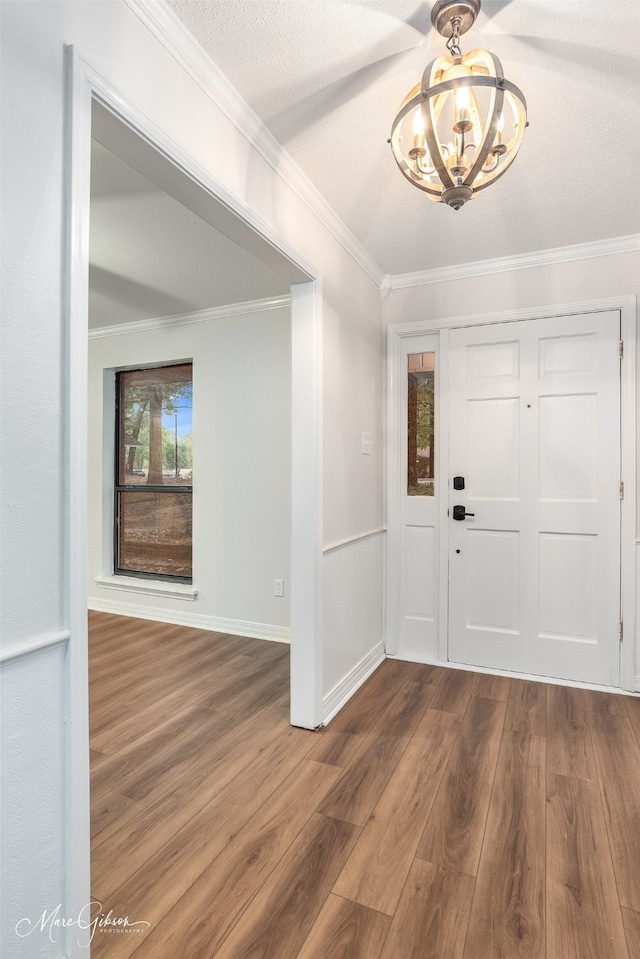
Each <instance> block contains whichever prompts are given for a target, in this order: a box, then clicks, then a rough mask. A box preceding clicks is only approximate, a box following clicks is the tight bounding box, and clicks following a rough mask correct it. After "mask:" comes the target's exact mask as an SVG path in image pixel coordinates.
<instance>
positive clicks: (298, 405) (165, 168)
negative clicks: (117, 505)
mask: <svg viewBox="0 0 640 959" xmlns="http://www.w3.org/2000/svg"><path fill="white" fill-rule="evenodd" d="M67 55H68V63H67V66H68V71H69V82H70V93H71V97H70V102H71V103H72V109H71V114H70V123H69V159H70V162H69V164H68V168H69V171H70V172H69V177H70V179H69V198H70V200H69V230H68V236H69V256H68V263H69V275H68V285H67V301H68V302H67V309H68V316H69V326H68V365H69V376H68V383H69V393H68V397H67V401H68V409H69V411H70V414H69V423H68V437H69V441H68V457H69V475H70V478H71V479H70V485H69V489H68V500H67V516H68V527H69V542H70V551H69V554H68V557H67V565H68V570H69V582H70V583H71V592H70V596H69V610H68V616H69V622H70V626H71V640H70V643H69V670H68V678H69V690H68V716H69V720H70V721H69V723H68V727H67V728H68V735H69V748H68V755H69V763H68V769H67V792H68V798H69V802H68V816H69V822H71V823H73V829H70V830H69V833H68V844H69V854H68V861H69V862H70V864H71V868H70V870H69V873H68V896H67V901H68V902H69V904H70V905H71V906H75V908H76V909H77V911H78V912H79V911H80V909H81V908H82V906H83V904H84V903H86V902H87V901H88V899H89V875H90V870H89V808H88V801H87V800H88V760H89V745H88V684H87V623H86V600H87V587H86V582H87V525H88V523H87V415H86V408H87V396H88V377H87V372H88V371H87V348H86V344H87V337H88V311H87V303H88V295H89V219H90V169H91V138H92V135H93V134H95V133H96V132H98V130H99V136H100V140H101V142H102V143H105V142H106V143H107V144H108V148H109V149H111V150H112V151H113V152H117V155H118V156H119V158H120V159H122V160H124V161H125V162H126V163H128V164H129V165H130V166H131V167H132V168H133V169H135V170H138V171H143V173H144V175H145V176H146V177H147V178H148V179H150V180H151V181H152V182H153V183H154V184H155V185H156V186H158V187H160V188H161V189H162V190H164V191H165V192H166V193H167V194H168V195H169V196H171V197H173V199H174V200H176V201H178V202H179V203H181V204H182V205H183V206H184V207H185V208H186V209H188V210H191V211H192V212H193V213H195V214H196V215H197V216H198V217H199V218H200V219H201V220H203V221H205V222H206V223H208V224H210V225H211V226H213V227H214V228H215V229H216V230H217V231H219V233H221V234H223V235H224V236H225V237H226V238H227V239H228V240H229V241H231V242H232V243H234V244H236V246H237V247H239V248H240V249H241V250H244V251H245V252H246V253H248V254H251V255H252V256H254V257H255V258H256V259H257V260H259V261H260V262H261V263H262V264H263V265H264V266H265V267H267V268H268V269H269V270H271V271H272V272H273V273H275V274H277V275H279V276H280V277H281V278H282V279H283V281H284V282H285V283H286V284H287V285H288V287H289V297H290V352H291V444H290V446H291V505H290V522H291V542H290V563H291V569H292V575H291V582H290V586H289V603H290V615H291V712H290V721H291V722H292V724H294V725H300V726H304V727H307V728H314V727H315V726H317V725H319V723H320V721H321V715H320V707H321V703H320V689H321V678H320V663H321V655H320V648H319V643H320V636H319V630H318V626H317V620H316V617H317V613H316V611H317V609H318V608H319V607H320V605H321V604H320V602H319V595H318V594H319V581H320V580H319V565H320V559H321V543H320V540H319V534H318V531H319V529H320V522H319V518H320V489H321V487H320V477H321V454H320V450H321V442H320V427H319V423H320V404H319V396H318V390H319V383H320V377H319V375H318V373H319V369H320V361H321V357H320V354H319V349H318V344H319V342H320V337H319V335H318V333H319V328H320V323H321V297H320V274H319V271H318V270H316V268H315V267H314V266H313V265H312V264H311V263H309V262H307V261H305V260H304V258H303V257H302V256H300V255H299V254H298V253H297V251H296V250H294V249H293V248H292V247H290V246H289V245H288V244H287V243H286V241H285V240H284V239H283V238H282V237H281V236H280V235H279V234H277V233H276V232H275V231H274V230H273V229H271V228H270V227H268V226H267V225H266V224H264V223H262V222H261V221H259V220H258V218H257V217H255V216H254V215H252V214H251V211H249V210H247V209H246V208H245V207H244V205H243V204H242V203H241V202H240V201H239V200H237V198H236V197H235V196H234V195H233V194H231V193H230V192H229V191H228V190H227V189H226V188H225V187H224V186H223V185H222V184H220V183H218V182H217V181H215V180H214V179H213V178H212V177H211V176H210V175H209V174H208V173H207V171H206V170H204V169H202V168H201V167H199V166H198V165H197V163H195V161H193V159H192V158H191V157H190V156H189V155H188V154H186V153H185V152H184V151H182V150H181V149H180V148H179V147H178V146H177V145H176V144H175V143H174V142H173V141H171V140H169V139H168V138H167V137H166V136H165V135H164V134H163V132H162V131H161V130H160V129H159V128H157V127H155V126H154V125H153V124H151V123H150V122H149V121H148V119H147V118H146V117H145V116H144V115H143V114H141V113H140V112H139V111H137V110H136V108H135V107H133V106H132V105H131V104H128V103H125V102H124V101H123V100H122V98H121V97H120V96H119V94H117V93H116V92H115V91H114V90H112V89H111V88H110V87H109V85H108V83H106V82H105V81H104V80H103V78H101V77H100V76H98V75H97V74H95V73H94V72H93V71H92V69H91V68H90V67H89V66H88V65H87V64H86V63H84V62H83V61H82V60H81V59H80V58H79V57H78V56H77V54H76V53H75V52H74V50H73V48H68V51H67ZM114 148H116V149H115V150H114ZM190 358H191V357H186V356H178V357H177V359H178V360H183V359H190Z"/></svg>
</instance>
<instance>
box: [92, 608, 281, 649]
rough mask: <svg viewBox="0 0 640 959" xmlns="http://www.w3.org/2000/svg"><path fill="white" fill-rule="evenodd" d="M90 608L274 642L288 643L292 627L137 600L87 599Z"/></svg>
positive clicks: (99, 611)
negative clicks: (137, 601)
mask: <svg viewBox="0 0 640 959" xmlns="http://www.w3.org/2000/svg"><path fill="white" fill-rule="evenodd" d="M87 605H88V606H89V609H92V610H95V611H96V612H98V613H115V614H116V615H118V616H133V617H134V619H150V620H153V621H154V622H156V623H172V624H173V625H174V626H194V627H195V628H196V629H208V630H210V631H211V632H214V633H230V634H231V635H232V636H247V637H248V638H249V639H267V640H269V641H270V642H274V643H289V642H290V637H291V630H290V629H289V627H288V626H271V625H269V624H267V623H251V622H245V621H244V620H241V619H221V618H220V617H218V616H207V615H206V614H205V613H192V612H190V611H189V610H184V611H183V610H169V609H156V608H154V607H152V606H140V605H139V604H138V603H123V602H119V601H118V600H111V599H95V598H92V599H90V600H89V602H88V604H87Z"/></svg>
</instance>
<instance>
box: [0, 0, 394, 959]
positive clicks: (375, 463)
mask: <svg viewBox="0 0 640 959" xmlns="http://www.w3.org/2000/svg"><path fill="white" fill-rule="evenodd" d="M0 13H1V16H2V31H1V40H2V148H3V161H2V190H3V198H2V210H3V230H2V243H3V250H2V308H3V309H2V312H3V316H2V327H3V331H2V332H3V344H2V346H3V349H2V362H3V378H2V405H3V427H2V442H3V447H4V450H3V476H2V479H3V498H2V522H3V551H4V553H3V572H2V583H1V586H0V602H1V615H2V633H1V635H2V643H3V644H4V645H5V652H6V651H7V650H9V651H12V652H15V653H16V654H17V659H16V657H15V656H12V659H11V661H10V662H11V664H12V665H10V666H5V667H3V669H9V668H10V669H11V670H12V677H11V685H12V690H13V691H12V697H11V699H10V700H6V701H5V702H3V708H5V709H6V708H8V706H7V703H13V704H15V702H16V700H17V699H20V697H23V698H24V700H25V701H26V698H27V696H28V690H29V689H32V688H33V675H34V670H35V672H36V673H38V671H39V668H40V667H39V665H38V662H39V660H40V659H41V658H43V657H45V658H43V665H44V664H45V663H46V664H47V670H48V677H49V679H48V682H49V685H50V686H51V689H52V690H53V691H54V694H55V690H65V689H68V688H69V685H70V682H71V680H70V677H71V676H72V675H75V673H76V671H77V670H76V669H75V666H74V662H73V657H74V655H75V654H74V653H73V649H74V637H73V636H72V637H71V642H70V645H69V648H68V650H67V652H66V653H65V654H64V655H60V656H58V657H56V659H55V662H54V663H53V664H52V665H51V666H50V668H49V659H48V658H47V657H48V655H49V654H48V653H47V652H46V649H47V647H46V643H47V642H48V641H49V640H51V639H52V637H55V636H58V635H60V631H61V630H64V627H65V626H67V625H68V624H69V622H70V611H69V597H70V596H71V595H72V590H73V584H72V583H71V582H70V579H69V575H68V572H67V569H68V565H67V560H68V551H69V521H70V517H69V516H68V515H66V507H65V488H66V486H67V483H68V478H69V477H68V466H67V463H66V442H67V425H66V424H67V422H68V410H67V409H66V408H65V391H66V388H65V383H66V381H67V378H68V374H69V370H68V368H67V360H66V356H67V348H68V343H67V342H66V341H65V337H66V332H65V331H66V322H67V319H66V316H65V311H64V302H65V300H64V280H65V256H66V250H67V246H66V242H65V217H66V200H65V189H66V187H65V168H64V159H65V84H64V45H65V44H73V45H74V47H75V50H76V52H77V54H78V55H80V56H81V57H83V58H84V60H86V61H87V62H88V63H89V64H90V65H91V66H92V68H93V69H94V70H95V71H96V72H97V73H98V74H99V75H100V76H102V77H103V78H104V79H105V80H106V81H107V82H108V83H109V84H110V85H111V86H112V87H114V88H115V89H116V90H117V91H118V92H119V93H120V95H121V96H122V97H123V98H124V99H125V100H126V101H128V102H131V103H132V104H133V105H134V107H135V108H136V110H138V111H140V112H141V113H142V114H143V115H144V116H145V117H147V118H148V120H149V122H151V123H153V124H155V125H156V126H157V127H159V128H160V129H161V130H163V131H164V132H165V133H166V135H167V136H168V137H170V138H171V139H172V140H173V141H175V142H176V143H177V144H178V145H179V147H180V148H181V149H182V150H184V151H186V153H188V154H189V155H190V156H191V157H192V158H193V159H194V161H195V162H196V163H198V164H200V165H201V166H202V167H204V168H205V169H206V170H207V171H208V173H209V174H210V175H211V176H212V177H215V178H216V179H217V180H218V181H219V182H220V183H221V184H223V185H224V186H225V187H226V188H227V189H228V190H230V191H231V192H232V193H233V194H235V196H236V197H237V198H238V199H239V200H240V201H241V202H242V203H244V204H246V205H247V206H248V207H249V208H251V209H252V210H253V211H255V213H256V215H257V216H259V217H260V218H262V220H263V221H264V222H265V223H266V224H267V225H268V226H269V228H271V229H273V230H274V231H277V232H278V234H279V235H280V236H282V237H283V238H284V239H285V240H286V242H287V243H288V244H290V246H291V247H292V248H293V249H295V250H297V251H299V252H300V254H301V256H302V257H304V258H305V259H306V260H307V261H308V262H310V263H312V264H314V267H315V268H316V269H317V271H318V273H319V274H320V275H321V276H322V304H321V305H322V370H323V386H324V396H325V401H324V403H323V409H322V418H323V427H324V441H323V459H324V475H325V490H324V495H323V509H324V522H325V537H328V538H329V539H327V540H326V542H330V541H333V540H338V539H345V538H346V539H349V538H350V537H353V536H357V534H359V533H361V532H365V531H367V530H371V529H375V528H377V527H378V526H379V525H380V523H381V518H382V502H381V496H380V490H381V472H382V450H381V445H382V444H381V432H380V423H381V420H382V415H381V414H382V403H383V397H382V382H383V381H382V365H383V364H382V344H383V340H382V330H381V324H380V311H381V307H380V299H379V292H378V288H377V284H376V282H374V281H373V280H372V278H371V275H370V274H371V270H368V271H367V270H365V269H363V267H362V266H361V265H360V264H359V263H358V262H356V259H355V258H354V256H353V255H352V254H351V253H348V252H347V251H346V248H345V246H344V245H343V243H342V241H341V239H340V229H339V228H338V227H336V226H335V224H333V225H332V224H331V222H330V218H326V217H323V218H322V219H321V218H320V217H319V215H318V214H317V213H316V212H314V210H313V209H312V206H313V204H312V203H309V202H307V201H306V200H303V199H302V198H301V197H300V196H299V195H298V194H297V192H296V191H295V190H294V188H293V187H292V185H291V183H292V182H293V181H292V180H291V178H287V177H285V175H284V173H283V172H281V167H282V170H284V167H285V166H286V164H284V163H283V162H281V160H280V159H279V158H278V159H275V158H274V159H272V160H271V162H269V161H268V160H267V159H266V158H265V156H264V155H263V153H261V152H259V151H258V150H257V149H255V148H254V146H252V138H251V137H248V136H245V135H244V134H243V133H240V132H239V131H238V129H237V128H236V126H234V124H233V123H232V122H231V121H230V120H229V119H228V117H227V115H226V114H225V112H224V111H223V109H222V108H221V107H218V106H216V105H215V104H214V102H213V100H212V99H211V98H210V96H208V94H207V92H206V89H205V87H206V84H205V83H200V82H196V80H194V78H193V77H192V76H191V75H190V74H189V71H188V70H186V69H184V67H183V66H182V65H181V64H180V63H179V61H178V59H176V58H175V57H174V56H173V55H172V54H171V53H170V52H169V51H168V50H167V49H166V48H165V46H163V44H162V43H161V42H159V40H157V39H155V38H154V36H153V35H152V34H151V32H150V31H149V30H148V29H147V28H146V26H145V25H144V24H143V23H142V22H141V20H140V19H139V18H138V17H137V16H136V15H135V13H134V12H133V11H132V10H131V9H130V8H129V7H128V6H127V5H126V4H125V3H124V2H120V0H113V2H108V3H104V2H92V0H87V2H84V3H77V2H72V0H60V2H58V0H46V2H40V0H39V2H29V0H22V2H20V3H3V4H1V5H0ZM222 145H224V148H222ZM87 148H88V144H87ZM362 430H367V431H370V432H371V434H372V448H373V452H372V455H371V456H370V457H368V458H365V457H362V456H361V454H360V452H359V446H360V444H359V434H360V432H361V431H362ZM344 435H347V436H348V437H349V439H348V441H346V442H345V440H343V436H344ZM365 460H366V461H365ZM72 508H73V507H72ZM381 539H382V538H381V537H377V540H378V541H380V540H381ZM355 542H356V543H357V542H358V541H357V540H356V541H355ZM344 549H345V550H346V553H345V562H348V563H350V568H351V569H352V570H353V569H355V568H356V567H357V568H358V575H357V576H355V575H354V576H353V577H352V583H353V587H352V589H351V590H350V591H349V592H344V591H340V592H339V593H336V594H333V595H332V589H333V586H332V580H331V578H330V577H327V583H326V588H325V591H324V597H323V603H322V605H323V609H324V612H325V616H326V614H327V613H329V614H330V613H331V612H333V611H335V609H336V608H337V606H338V605H340V607H341V608H342V604H344V603H348V604H350V605H351V607H352V608H353V609H357V608H358V605H359V604H362V603H364V602H366V597H368V596H370V595H371V594H372V593H374V594H376V593H379V592H380V589H381V562H380V556H381V552H382V543H381V542H379V543H378V546H377V552H376V555H375V556H374V557H370V556H368V557H367V563H368V564H369V568H364V569H363V568H362V567H361V565H360V563H361V559H362V557H361V555H360V551H359V548H358V547H357V545H354V547H353V548H351V547H350V546H349V545H345V547H344ZM347 557H348V559H347ZM381 634H382V623H381V622H380V621H377V622H367V623H366V629H365V624H362V623H360V622H359V620H358V619H357V618H356V617H352V626H351V629H350V630H349V631H346V632H343V631H337V630H336V631H332V632H331V634H325V635H324V637H323V640H324V649H325V653H326V656H327V658H328V660H329V661H333V651H336V652H339V656H340V663H341V670H342V673H343V676H344V677H348V676H349V675H352V676H353V678H354V679H355V678H356V674H357V673H358V669H359V668H360V664H361V663H362V659H363V651H364V650H369V651H372V650H374V649H375V648H376V647H377V646H378V644H379V642H380V637H381ZM28 650H29V651H30V652H27V651H28ZM38 650H40V651H38ZM70 651H71V652H70ZM21 652H22V653H23V654H24V656H25V657H27V656H28V657H29V661H28V662H27V659H26V658H25V659H24V662H23V663H22V665H19V664H18V665H16V664H17V663H18V661H19V660H20V659H21V657H20V653H21ZM334 679H335V676H331V678H330V680H329V682H330V683H332V684H333V685H335V683H334ZM331 688H333V687H331ZM347 688H348V683H347V686H346V687H345V689H347ZM329 691H330V688H329V687H328V685H327V683H323V692H324V696H325V698H326V695H327V694H328V693H329ZM54 699H55V695H54ZM20 715H21V716H22V717H23V718H24V733H25V738H26V741H27V742H28V743H29V749H30V751H31V755H36V756H38V755H42V756H44V755H46V754H47V749H48V745H49V744H51V743H52V742H53V743H54V745H55V749H54V752H53V755H54V756H56V755H58V753H57V752H56V750H57V748H58V745H57V744H61V743H62V742H63V735H64V730H63V723H62V719H61V716H60V711H59V710H58V707H57V706H56V705H55V702H53V703H52V705H51V708H50V709H49V710H48V713H47V721H46V722H44V721H43V720H42V716H41V715H39V714H38V712H37V711H31V710H27V709H23V710H22V711H21V713H20ZM4 718H5V719H6V716H5V717H4ZM10 729H11V726H10V725H8V724H7V723H6V722H3V724H2V736H3V760H2V762H3V768H2V789H3V802H4V809H5V810H6V811H8V812H9V813H11V814H13V813H14V812H16V813H17V811H18V810H20V809H24V808H28V809H29V811H30V815H29V818H28V820H27V819H25V817H21V816H19V815H17V814H16V816H15V817H13V815H12V817H11V823H10V824H9V823H4V822H3V826H4V827H5V828H3V835H2V848H0V859H1V861H2V867H3V870H5V869H6V868H7V867H8V866H11V868H12V875H11V880H10V882H11V886H10V888H11V889H15V890H19V891H20V890H22V891H24V892H23V893H22V892H17V893H13V894H12V895H10V896H7V895H6V894H5V895H3V897H2V898H3V902H5V903H7V904H8V906H7V908H8V914H7V915H5V916H4V917H3V925H2V932H1V936H2V939H1V945H0V951H1V952H2V955H3V957H4V959H17V957H20V959H23V957H25V956H29V955H33V956H36V955H38V956H40V957H46V956H48V955H55V954H59V953H60V952H61V951H62V947H61V946H60V942H58V945H57V946H54V945H53V944H48V939H47V937H46V934H43V935H38V936H34V937H31V938H30V939H28V940H18V939H17V937H16V936H15V934H14V931H13V927H14V923H15V921H17V919H19V918H21V917H22V915H23V914H25V915H26V914H33V913H34V912H35V913H36V915H35V916H33V915H32V918H34V919H35V918H37V917H38V916H40V915H41V914H42V912H43V910H45V909H53V908H55V906H56V905H57V904H58V902H60V903H61V909H62V912H65V911H70V910H71V908H72V903H71V900H70V899H69V898H65V897H68V896H69V892H68V890H69V885H67V886H65V882H67V883H70V884H71V885H74V884H75V885H76V886H79V887H80V888H82V887H83V879H82V876H80V877H78V876H77V875H75V874H74V869H75V867H76V865H77V860H76V859H74V860H71V858H70V853H69V850H70V848H71V846H72V844H73V841H74V833H76V834H77V833H78V831H79V832H80V836H79V838H78V837H77V836H76V846H82V845H83V843H85V838H86V837H85V824H84V817H81V819H82V820H83V821H79V820H78V819H75V820H74V821H73V822H71V821H68V818H69V816H70V810H71V809H72V806H71V805H70V802H71V798H70V797H71V796H74V797H75V799H76V801H78V802H80V803H81V804H82V803H83V802H84V801H85V800H84V799H83V798H82V796H81V795H79V794H78V789H77V786H76V784H75V783H71V784H70V792H67V794H66V797H65V799H64V801H63V800H62V797H61V784H62V777H61V769H60V765H62V766H63V767H64V774H65V775H66V771H67V769H68V768H69V767H70V763H71V754H70V752H69V751H68V750H69V740H68V739H67V740H66V743H65V746H64V748H65V749H66V750H67V752H66V753H65V757H64V762H63V763H62V764H59V763H57V762H47V763H42V764H36V767H34V768H32V769H31V771H32V773H33V775H32V776H29V777H24V776H23V775H22V769H21V766H20V761H19V759H18V758H17V757H16V753H15V751H13V750H12V749H11V742H8V741H7V739H6V738H7V737H8V736H9V734H10ZM61 748H62V746H61ZM68 778H69V779H71V778H72V777H71V776H69V777H68ZM82 808H84V807H82ZM52 834H53V835H55V836H64V845H63V844H62V843H55V842H52V841H51V835H52ZM9 835H10V836H11V846H10V847H9V846H8V838H7V837H8V836H9ZM11 850H21V855H20V858H18V857H17V856H16V855H14V854H13V853H12V852H11ZM5 881H6V882H9V879H8V877H5V875H4V874H3V882H5ZM84 885H86V884H84ZM65 889H66V890H67V891H66V892H65ZM27 890H28V895H27ZM87 893H88V889H87ZM78 895H79V894H78ZM52 900H55V901H52ZM75 905H76V907H77V908H79V901H78V896H76V899H75ZM74 931H75V930H73V929H72V930H71V934H70V935H69V936H68V941H67V943H66V946H65V948H66V949H67V951H68V952H69V953H71V951H73V952H74V954H79V953H78V948H77V946H76V945H74V942H75V939H74V937H73V935H72V933H73V932H74ZM29 950H31V952H29Z"/></svg>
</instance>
